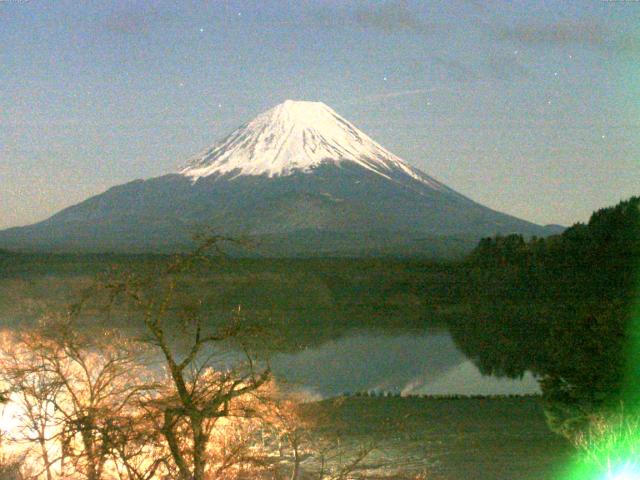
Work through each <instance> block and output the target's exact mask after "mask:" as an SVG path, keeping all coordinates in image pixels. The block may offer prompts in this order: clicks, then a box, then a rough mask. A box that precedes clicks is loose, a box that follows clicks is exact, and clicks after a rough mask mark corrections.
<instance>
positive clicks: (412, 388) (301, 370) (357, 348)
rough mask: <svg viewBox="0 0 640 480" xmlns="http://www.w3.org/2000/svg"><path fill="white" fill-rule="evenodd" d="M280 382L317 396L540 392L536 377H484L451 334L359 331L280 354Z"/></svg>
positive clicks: (277, 363) (277, 364)
mask: <svg viewBox="0 0 640 480" xmlns="http://www.w3.org/2000/svg"><path fill="white" fill-rule="evenodd" d="M271 365H272V368H273V371H274V374H275V376H276V377H277V378H280V379H284V380H286V382H287V383H290V384H291V385H292V386H293V387H294V388H296V389H299V390H302V391H305V392H307V393H309V394H311V395H312V396H318V397H331V396H335V395H339V394H342V393H347V392H349V393H355V392H363V391H389V392H396V393H401V394H403V395H408V394H430V395H449V394H462V395H477V394H481V395H496V394H531V393H539V391H540V388H539V386H538V382H537V381H536V380H535V378H534V377H533V376H532V375H530V374H527V375H525V376H524V377H523V378H522V379H515V380H514V379H506V378H496V377H489V376H483V375H482V374H481V373H480V372H479V370H478V369H477V368H476V367H475V365H474V364H473V363H472V362H470V361H469V360H467V359H466V358H465V356H464V354H463V353H461V352H460V350H459V349H458V348H457V347H456V345H455V343H454V341H453V340H452V338H451V336H450V335H449V333H447V332H445V331H434V332H425V333H422V334H409V333H404V334H395V335H394V334H390V333H389V332H385V333H382V332H372V331H369V332H367V331H365V332H357V333H352V334H348V335H345V336H343V337H341V338H339V339H336V340H330V341H327V342H325V343H323V344H320V345H318V346H314V347H309V348H306V349H305V350H303V351H300V352H296V353H279V354H276V355H274V356H273V357H272V359H271Z"/></svg>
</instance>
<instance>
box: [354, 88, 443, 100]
mask: <svg viewBox="0 0 640 480" xmlns="http://www.w3.org/2000/svg"><path fill="white" fill-rule="evenodd" d="M438 90H442V89H441V88H416V89H414V90H398V91H395V92H386V93H379V94H375V95H368V96H366V97H363V99H364V100H385V99H388V98H398V97H410V96H415V95H426V94H428V93H433V92H436V91H438Z"/></svg>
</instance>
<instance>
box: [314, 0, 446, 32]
mask: <svg viewBox="0 0 640 480" xmlns="http://www.w3.org/2000/svg"><path fill="white" fill-rule="evenodd" d="M312 20H313V21H314V22H315V23H318V24H320V25H322V26H325V27H353V26H358V27H361V28H368V29H374V30H378V31H381V32H383V33H386V34H392V33H398V32H412V33H417V34H421V35H426V34H430V33H433V32H434V31H435V30H437V29H438V28H439V26H438V25H437V24H434V23H427V22H425V21H424V20H423V19H422V18H420V15H419V14H418V13H416V12H414V11H413V10H412V9H411V8H410V7H409V3H408V2H407V1H406V0H385V1H378V2H367V3H366V4H365V5H362V2H361V4H360V6H358V7H356V8H355V9H353V8H338V9H336V8H331V9H330V8H324V9H321V10H316V11H315V12H314V13H313V15H312Z"/></svg>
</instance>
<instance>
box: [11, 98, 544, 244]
mask: <svg viewBox="0 0 640 480" xmlns="http://www.w3.org/2000/svg"><path fill="white" fill-rule="evenodd" d="M205 226H206V227H211V228H213V229H215V230H216V231H218V232H221V233H224V234H227V235H233V236H237V235H249V236H251V237H253V238H255V239H258V240H260V241H261V247H260V248H259V249H258V251H260V249H262V252H263V253H265V254H278V255H287V254H296V255H305V254H318V253H321V254H337V255H340V254H346V255H350V254H367V253H394V252H398V253H402V252H407V251H411V252H414V253H418V252H419V251H420V249H421V248H423V247H424V245H423V247H421V246H420V245H422V244H425V242H426V243H428V241H427V240H428V239H433V238H437V237H450V236H454V237H457V238H466V239H469V240H470V241H472V242H475V241H476V240H477V239H478V238H479V237H480V236H483V235H492V234H496V233H511V232H519V233H524V234H527V235H544V234H545V233H546V230H545V228H543V227H540V226H537V225H534V224H531V223H529V222H526V221H523V220H520V219H517V218H514V217H511V216H509V215H505V214H502V213H499V212H495V211H493V210H490V209H488V208H486V207H483V206H481V205H479V204H477V203H475V202H473V201H472V200H470V199H468V198H466V197H465V196H463V195H461V194H459V193H457V192H455V191H453V190H451V189H450V188H448V187H446V186H445V185H443V184H442V183H440V182H438V181H436V180H435V179H433V178H431V177H429V176H428V175H426V174H425V173H423V172H421V171H419V170H417V169H415V168H413V167H411V166H410V165H408V164H407V163H405V162H404V161H402V160H401V159H400V158H398V157H396V156H395V155H393V154H392V153H391V152H389V151H387V150H386V149H384V148H383V147H382V146H380V145H378V144H377V143H376V142H374V141H373V140H372V139H371V138H369V137H368V136H367V135H365V134H364V133H362V132H361V131H359V130H358V129H357V128H356V127H355V126H353V125H352V124H350V123H349V122H348V121H346V120H344V119H343V118H341V117H340V116H339V115H338V114H337V113H335V112H334V111H333V110H331V109H330V108H329V107H327V106H326V105H324V104H322V103H314V102H292V101H287V102H285V103H283V104H280V105H278V106H276V107H275V108H273V109H271V110H269V111H267V112H265V113H263V114H261V115H259V116H258V117H256V119H254V120H253V121H251V122H250V123H248V124H246V125H244V126H242V127H240V128H239V129H238V130H236V131H235V132H233V133H232V134H231V135H229V136H228V137H227V138H226V139H224V140H223V141H221V142H219V143H217V144H215V145H213V146H212V147H210V148H208V149H206V150H205V151H203V152H202V153H201V154H199V155H197V156H195V157H193V158H192V159H190V160H189V161H188V162H187V165H186V166H185V167H184V168H183V169H181V170H180V171H179V172H178V173H175V174H170V175H165V176H162V177H158V178H152V179H149V180H137V181H134V182H131V183H128V184H125V185H121V186H117V187H113V188H111V189H110V190H108V191H107V192H105V193H103V194H100V195H97V196H95V197H92V198H90V199H88V200H86V201H84V202H82V203H80V204H78V205H75V206H73V207H70V208H67V209H65V210H63V211H61V212H59V213H58V214H56V215H54V216H53V217H51V218H49V219H48V220H46V221H44V222H40V223H38V224H35V225H32V226H28V227H22V228H14V229H9V230H6V231H4V232H0V246H4V247H9V248H21V249H41V250H42V249H48V250H51V249H53V250H65V251H69V250H82V251H166V250H172V249H175V248H179V247H182V246H185V245H187V244H188V243H189V241H190V238H191V236H192V234H193V233H195V232H197V231H198V229H202V227H205Z"/></svg>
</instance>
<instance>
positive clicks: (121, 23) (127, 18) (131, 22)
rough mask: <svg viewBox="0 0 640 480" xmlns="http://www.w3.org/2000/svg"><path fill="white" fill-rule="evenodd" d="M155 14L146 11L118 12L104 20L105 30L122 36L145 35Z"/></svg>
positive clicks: (130, 10) (128, 10)
mask: <svg viewBox="0 0 640 480" xmlns="http://www.w3.org/2000/svg"><path fill="white" fill-rule="evenodd" d="M154 15H155V13H154V12H153V11H151V10H148V9H134V8H129V9H126V10H119V11H115V12H112V13H111V14H110V15H108V16H107V17H106V18H105V19H104V25H105V28H106V29H107V30H108V31H110V32H113V33H118V34H122V35H146V34H147V33H148V31H149V26H150V20H151V18H152V17H153V16H154Z"/></svg>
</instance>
